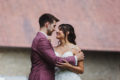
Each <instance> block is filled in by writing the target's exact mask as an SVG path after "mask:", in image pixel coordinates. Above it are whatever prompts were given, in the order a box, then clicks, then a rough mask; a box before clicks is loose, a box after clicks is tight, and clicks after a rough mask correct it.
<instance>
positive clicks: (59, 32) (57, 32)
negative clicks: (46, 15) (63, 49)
mask: <svg viewBox="0 0 120 80" xmlns="http://www.w3.org/2000/svg"><path fill="white" fill-rule="evenodd" d="M56 38H57V39H64V38H65V35H64V33H63V31H62V30H61V29H60V28H58V30H57V31H56Z"/></svg>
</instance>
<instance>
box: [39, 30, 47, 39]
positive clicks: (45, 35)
mask: <svg viewBox="0 0 120 80" xmlns="http://www.w3.org/2000/svg"><path fill="white" fill-rule="evenodd" d="M39 32H41V33H42V34H44V35H45V36H46V37H47V38H48V35H47V34H46V33H45V32H42V31H39Z"/></svg>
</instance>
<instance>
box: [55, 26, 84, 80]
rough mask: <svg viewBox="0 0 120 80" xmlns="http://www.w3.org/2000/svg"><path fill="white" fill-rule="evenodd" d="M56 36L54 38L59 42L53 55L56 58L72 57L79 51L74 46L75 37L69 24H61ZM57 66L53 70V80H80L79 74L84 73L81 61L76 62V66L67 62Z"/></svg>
mask: <svg viewBox="0 0 120 80" xmlns="http://www.w3.org/2000/svg"><path fill="white" fill-rule="evenodd" d="M56 34H57V36H56V38H57V39H58V40H59V44H58V46H57V47H55V54H56V55H57V56H59V57H68V56H73V55H75V54H78V53H79V51H81V50H80V48H79V47H78V46H77V45H76V42H75V39H76V35H75V33H74V28H73V27H72V26H71V25H70V24H61V25H60V26H59V27H58V31H57V33H56ZM61 65H62V66H61ZM57 66H58V67H56V68H55V69H56V72H55V80H81V79H80V75H79V74H82V73H83V72H84V66H83V61H80V62H78V63H77V65H76V66H73V65H71V64H69V63H68V62H67V61H65V63H58V65H57ZM63 66H64V68H63Z"/></svg>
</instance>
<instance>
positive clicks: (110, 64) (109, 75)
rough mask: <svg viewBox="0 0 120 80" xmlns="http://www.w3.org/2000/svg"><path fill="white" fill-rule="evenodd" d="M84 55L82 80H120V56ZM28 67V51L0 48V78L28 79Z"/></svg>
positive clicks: (105, 53)
mask: <svg viewBox="0 0 120 80" xmlns="http://www.w3.org/2000/svg"><path fill="white" fill-rule="evenodd" d="M84 53H85V61H84V62H85V64H84V66H85V72H84V74H82V75H81V78H82V80H120V54H118V53H115V52H110V53H109V52H94V51H93V52H91V51H87V52H86V51H85V52H84ZM30 67H31V64H30V50H29V49H19V48H18V49H16V48H12V49H11V48H10V49H9V48H2V49H1V48H0V76H12V77H16V76H23V77H28V75H29V72H30ZM11 80H12V79H11ZM15 80H17V79H15ZM18 80H20V79H18ZM21 80H25V79H24V78H23V79H22V78H21Z"/></svg>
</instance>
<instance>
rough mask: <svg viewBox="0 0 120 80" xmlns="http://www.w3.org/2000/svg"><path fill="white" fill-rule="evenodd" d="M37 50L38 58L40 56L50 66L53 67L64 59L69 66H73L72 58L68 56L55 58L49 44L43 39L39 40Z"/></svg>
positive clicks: (73, 60) (73, 59)
mask: <svg viewBox="0 0 120 80" xmlns="http://www.w3.org/2000/svg"><path fill="white" fill-rule="evenodd" d="M37 48H38V53H39V54H40V56H42V57H43V58H44V59H45V60H46V61H47V62H49V63H50V64H52V65H55V64H56V63H57V62H63V60H64V59H65V60H67V61H68V62H69V63H70V64H72V65H75V57H74V56H69V57H66V58H61V57H57V56H56V55H55V53H54V50H53V47H52V46H51V43H50V42H49V41H48V40H46V39H44V38H42V39H40V40H39V42H38V46H37Z"/></svg>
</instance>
